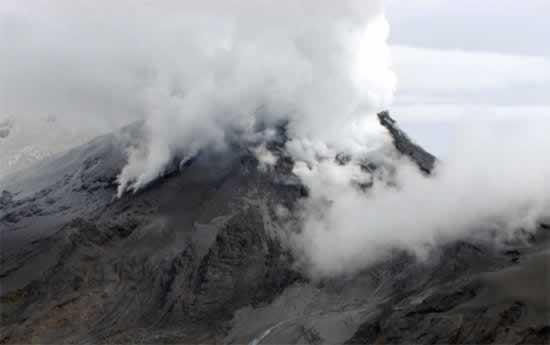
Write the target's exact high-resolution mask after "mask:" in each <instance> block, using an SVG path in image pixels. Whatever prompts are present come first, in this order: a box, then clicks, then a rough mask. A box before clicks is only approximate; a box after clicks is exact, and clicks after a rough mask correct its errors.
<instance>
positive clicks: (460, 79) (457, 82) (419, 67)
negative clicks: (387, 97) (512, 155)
mask: <svg viewBox="0 0 550 345" xmlns="http://www.w3.org/2000/svg"><path fill="white" fill-rule="evenodd" d="M386 9H387V10H386V15H387V17H388V20H389V22H390V25H391V35H390V43H391V45H392V56H393V62H394V68H395V70H396V72H397V76H398V78H399V86H398V92H397V95H396V99H395V104H394V106H393V110H394V113H395V116H396V117H397V118H398V119H399V120H400V122H401V123H402V125H403V126H404V127H405V128H406V129H408V130H409V131H411V132H412V134H413V136H415V137H417V138H418V140H419V141H420V142H421V143H424V144H426V145H427V146H429V147H430V149H432V150H434V151H436V152H437V153H440V154H444V152H445V151H446V149H447V147H448V145H449V143H450V142H451V140H452V139H451V138H453V136H454V135H455V134H456V133H457V132H460V131H463V130H464V128H465V127H466V128H467V127H468V126H472V125H474V124H475V122H473V121H472V120H481V122H482V123H483V125H486V126H492V125H495V123H498V126H497V127H499V128H501V127H506V128H509V127H513V126H517V125H521V123H523V122H525V121H530V122H532V121H549V120H548V119H547V117H550V96H549V95H548V94H549V91H550V41H549V40H548V37H550V21H549V20H548V18H549V16H550V1H548V0H523V1H518V0H483V1H479V0H461V1H456V0H415V1H402V0H388V1H387V6H386ZM493 127H495V126H493Z"/></svg>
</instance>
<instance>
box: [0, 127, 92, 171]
mask: <svg viewBox="0 0 550 345" xmlns="http://www.w3.org/2000/svg"><path fill="white" fill-rule="evenodd" d="M98 134H99V133H98V132H97V131H91V130H85V129H83V128H76V127H75V126H74V125H69V124H65V123H63V121H59V120H58V119H57V118H56V117H55V116H48V117H44V118H42V119H40V120H39V121H36V120H35V119H29V118H27V117H24V116H19V117H5V118H2V117H0V157H2V162H1V164H0V179H2V178H3V177H5V176H7V175H9V174H11V173H13V172H15V171H18V170H21V169H24V168H27V167H29V166H31V165H32V164H34V163H36V162H38V161H41V160H43V159H44V158H47V157H51V156H53V155H55V154H57V153H61V152H63V151H65V150H67V149H69V148H71V147H75V146H78V145H81V144H83V143H85V142H86V141H88V140H90V139H91V138H92V137H94V136H96V135H98Z"/></svg>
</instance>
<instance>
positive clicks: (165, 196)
mask: <svg viewBox="0 0 550 345" xmlns="http://www.w3.org/2000/svg"><path fill="white" fill-rule="evenodd" d="M380 120H381V123H382V124H383V125H384V126H385V127H386V128H387V129H388V131H389V132H390V134H391V135H392V136H393V138H394V144H395V147H396V148H397V150H398V151H399V152H401V153H402V154H405V155H408V156H409V157H410V158H411V159H412V160H413V161H415V162H416V164H418V166H419V168H421V169H422V170H423V171H425V172H426V173H429V172H430V171H431V170H432V168H433V166H434V164H435V158H434V157H433V156H432V155H430V154H429V153H427V152H426V151H424V150H422V149H421V148H420V147H419V146H417V145H415V144H413V143H412V142H411V141H410V140H409V139H408V138H407V136H406V135H405V134H404V133H403V132H402V131H401V130H399V129H398V128H397V127H396V125H395V122H394V121H393V120H391V118H390V117H389V115H387V114H385V115H384V114H381V115H380ZM121 137H124V136H105V137H101V138H98V139H97V140H95V141H93V142H91V143H89V144H87V145H85V146H82V147H80V148H77V149H75V150H72V151H71V152H68V153H67V154H65V155H63V156H61V157H58V158H56V159H53V160H50V161H47V162H43V163H41V164H39V165H38V166H37V167H36V169H33V170H32V171H27V172H25V173H22V174H19V175H17V176H13V177H12V178H11V179H10V182H9V185H7V188H6V189H7V190H6V191H4V192H2V194H1V196H0V233H1V235H2V243H1V246H2V248H1V249H2V251H1V258H0V260H1V261H0V283H1V284H0V289H1V290H0V296H1V297H0V303H1V309H0V312H1V324H0V343H10V344H17V343H19V344H21V343H31V342H33V343H34V342H37V343H43V344H49V343H51V344H53V343H61V342H70V343H111V344H112V343H147V344H153V343H154V344H158V343H238V344H242V343H254V344H259V343H262V344H263V343H278V344H283V343H284V344H286V343H300V344H304V343H309V344H321V343H330V344H334V343H346V342H347V343H392V344H393V343H445V344H449V343H500V344H503V343H515V344H520V343H531V344H543V343H548V336H549V327H550V326H549V325H548V322H547V320H548V316H549V314H548V311H549V310H550V302H549V300H548V294H547V291H549V290H550V289H548V287H549V285H550V284H549V281H548V279H547V277H548V275H547V274H546V273H545V272H547V270H548V267H549V265H548V264H549V260H548V258H549V256H548V249H547V248H548V246H547V243H548V241H547V238H548V237H549V236H548V230H545V229H543V228H541V230H540V231H539V233H538V234H537V236H535V237H532V238H530V239H529V241H530V242H531V245H529V246H526V245H525V243H510V244H508V247H507V248H505V249H502V248H501V249H496V248H494V247H492V246H490V245H488V244H484V243H476V242H471V243H468V242H457V243H454V244H452V245H449V246H447V247H445V248H441V249H440V250H439V251H437V252H434V253H432V254H431V255H432V256H433V257H432V258H431V259H430V260H426V261H425V262H418V261H416V260H415V259H414V258H412V257H410V256H409V255H408V254H407V253H401V252H396V253H388V257H387V260H385V261H384V262H381V263H378V264H376V265H374V266H372V267H370V268H368V269H366V270H364V271H362V272H360V273H358V274H356V275H354V276H351V277H350V276H346V277H339V278H337V279H336V278H335V279H325V280H322V281H310V280H309V279H308V278H307V277H306V276H304V275H303V274H302V273H301V272H300V270H299V269H298V266H297V265H296V262H295V258H293V256H292V254H291V252H290V251H289V250H288V249H287V248H286V247H285V245H284V243H283V242H281V241H280V238H281V237H280V235H281V231H282V229H281V226H280V224H281V223H282V219H281V217H282V215H281V213H280V212H277V209H278V208H280V207H281V206H283V207H284V208H285V209H286V210H289V211H290V212H292V211H293V210H294V209H295V208H296V207H298V205H299V203H300V199H302V198H305V197H307V190H306V189H305V188H304V186H302V185H301V183H300V181H299V180H298V179H297V178H296V176H294V175H293V174H292V166H293V162H292V160H291V159H290V158H288V157H285V156H284V152H283V151H282V146H281V143H271V144H270V145H268V147H270V148H271V149H273V150H278V154H279V155H282V157H281V158H280V159H279V160H278V162H277V165H276V166H275V167H274V168H273V169H269V170H265V169H260V168H259V162H258V161H257V159H256V158H255V156H254V155H253V154H252V153H251V151H249V150H248V148H247V147H243V146H238V145H236V146H234V147H233V148H232V149H231V150H228V151H226V152H223V153H219V152H218V153H206V152H205V153H201V154H200V155H199V156H198V157H196V158H195V159H194V160H193V161H192V162H191V163H190V164H189V165H187V166H186V167H184V168H183V169H182V170H181V171H175V172H172V173H171V174H170V176H166V177H165V178H163V179H161V180H159V181H157V182H155V183H153V184H152V185H151V186H149V187H148V188H147V189H145V190H143V191H141V192H139V193H137V194H134V195H125V196H123V197H122V198H120V199H114V198H113V195H114V194H115V192H116V184H115V179H116V175H117V173H118V172H119V171H120V168H121V167H122V166H123V164H124V159H125V158H124V157H125V155H124V146H125V144H126V143H125V142H124V141H123V139H120V138H121ZM545 270H546V271H545ZM526 281H528V282H529V283H528V284H525V283H524V282H526Z"/></svg>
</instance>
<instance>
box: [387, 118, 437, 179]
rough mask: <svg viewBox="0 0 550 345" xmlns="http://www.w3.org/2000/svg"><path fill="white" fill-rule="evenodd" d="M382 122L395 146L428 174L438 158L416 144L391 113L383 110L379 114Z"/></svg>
mask: <svg viewBox="0 0 550 345" xmlns="http://www.w3.org/2000/svg"><path fill="white" fill-rule="evenodd" d="M378 119H379V120H380V124H381V125H382V126H384V127H385V128H386V129H387V130H388V132H389V133H390V134H391V136H392V138H393V144H394V145H395V148H396V149H397V150H398V151H399V152H400V153H401V154H403V155H405V156H407V157H409V158H410V159H411V160H412V161H413V162H414V163H416V165H417V166H418V167H419V168H420V170H422V171H423V172H424V173H426V174H430V173H431V172H432V170H433V168H434V166H435V163H436V158H435V157H434V156H433V155H432V154H431V153H429V152H428V151H426V150H424V149H423V148H422V147H420V146H419V145H417V144H415V143H414V142H413V141H412V140H411V139H410V138H409V136H408V135H407V134H406V133H405V132H403V131H402V130H401V129H400V128H399V126H398V125H397V122H396V121H395V120H394V119H393V118H392V117H391V116H390V113H389V112H387V111H383V112H381V113H379V114H378Z"/></svg>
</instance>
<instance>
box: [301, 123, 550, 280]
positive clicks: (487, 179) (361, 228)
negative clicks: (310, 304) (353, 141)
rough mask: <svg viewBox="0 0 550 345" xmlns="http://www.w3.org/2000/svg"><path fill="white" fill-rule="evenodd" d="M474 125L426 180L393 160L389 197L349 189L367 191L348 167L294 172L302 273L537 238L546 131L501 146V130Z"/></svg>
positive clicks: (548, 169)
mask: <svg viewBox="0 0 550 345" xmlns="http://www.w3.org/2000/svg"><path fill="white" fill-rule="evenodd" d="M476 125H478V127H475V125H474V124H472V125H471V126H470V128H469V129H468V131H465V132H463V133H462V135H461V136H460V137H459V139H458V140H457V141H456V143H455V144H454V145H453V149H452V150H451V153H450V155H449V158H448V159H447V160H445V161H444V162H440V164H439V165H438V167H437V169H436V171H435V174H434V175H432V176H430V177H426V176H424V175H423V174H421V173H420V172H419V170H418V169H417V167H416V166H414V165H413V164H412V163H411V162H410V161H408V160H406V159H405V160H394V161H393V162H392V164H396V165H397V167H398V168H397V169H396V175H395V176H393V177H392V178H391V180H393V181H394V182H395V184H396V186H395V187H388V186H387V185H385V184H380V183H378V184H376V183H375V184H374V186H373V188H372V189H370V190H368V191H367V192H366V193H365V192H364V191H362V190H360V189H359V188H357V184H356V183H351V181H358V182H368V181H369V178H370V175H369V174H368V173H366V172H363V171H361V170H360V169H359V168H358V166H357V165H354V164H353V163H351V164H348V165H345V166H340V165H339V164H337V163H335V162H334V160H331V159H324V160H317V161H313V163H311V161H310V163H309V166H306V165H305V164H303V163H299V164H297V166H296V168H295V173H296V174H297V175H298V176H300V177H301V179H302V181H303V182H304V183H305V184H306V185H307V186H308V188H309V190H310V194H311V195H310V198H309V199H306V200H305V201H304V205H303V206H304V210H303V212H302V214H301V217H302V218H303V219H302V221H303V225H302V228H301V230H300V232H299V233H298V234H296V235H295V236H293V241H292V243H291V245H292V246H293V247H294V248H297V249H298V252H299V253H302V254H303V257H302V259H303V263H304V264H305V265H307V267H308V269H309V271H310V273H311V274H312V275H314V276H319V275H320V276H331V275H337V274H341V273H352V272H355V271H357V270H360V269H362V268H365V267H367V266H368V265H370V264H372V263H373V262H375V261H376V260H378V259H380V258H381V257H383V256H384V254H386V253H388V250H389V249H395V248H399V249H403V250H407V251H410V252H413V253H415V254H417V255H418V256H419V257H422V256H424V255H425V254H426V253H427V252H428V251H429V250H430V249H431V248H434V247H435V246H437V245H440V244H442V243H445V242H448V241H452V240H456V239H464V238H478V239H483V240H489V239H490V240H496V241H497V242H496V243H499V242H502V241H506V240H510V239H513V238H517V235H518V230H520V229H522V230H525V231H533V230H535V229H536V228H537V222H538V221H540V219H541V217H543V216H544V215H546V214H548V208H549V206H550V203H549V201H550V197H549V195H550V194H549V192H550V179H549V177H550V158H548V154H547V152H548V150H549V149H550V140H549V139H548V137H547V134H546V133H548V130H549V129H550V127H549V126H540V124H532V125H529V124H526V125H525V126H524V127H520V128H518V127H515V128H513V129H510V130H509V131H508V132H507V135H506V136H503V135H502V129H496V128H494V127H491V126H490V125H488V124H486V123H478V124H476ZM367 157H368V154H367ZM387 180H388V178H387V177H386V181H387Z"/></svg>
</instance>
